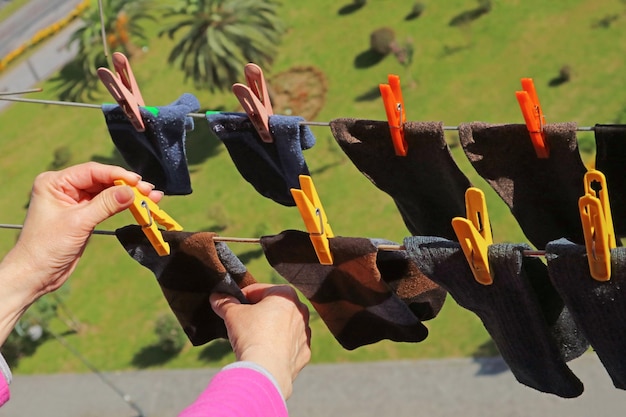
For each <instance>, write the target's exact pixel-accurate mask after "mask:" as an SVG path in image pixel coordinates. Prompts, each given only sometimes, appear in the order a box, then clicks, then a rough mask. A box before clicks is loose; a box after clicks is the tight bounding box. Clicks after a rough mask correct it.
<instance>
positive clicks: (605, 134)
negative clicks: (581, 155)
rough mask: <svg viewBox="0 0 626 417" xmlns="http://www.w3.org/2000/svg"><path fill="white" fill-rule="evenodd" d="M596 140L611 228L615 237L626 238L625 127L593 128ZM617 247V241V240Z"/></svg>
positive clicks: (598, 165)
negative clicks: (607, 191) (611, 220)
mask: <svg viewBox="0 0 626 417" xmlns="http://www.w3.org/2000/svg"><path fill="white" fill-rule="evenodd" d="M594 132H595V138H596V165H595V168H596V169H597V170H598V171H601V172H602V173H603V174H604V176H605V177H606V185H607V188H608V190H609V196H610V200H611V213H612V214H613V227H614V229H615V235H616V237H626V216H624V215H623V213H626V175H624V174H625V171H624V167H625V166H626V125H600V124H597V125H595V127H594ZM618 245H619V239H618Z"/></svg>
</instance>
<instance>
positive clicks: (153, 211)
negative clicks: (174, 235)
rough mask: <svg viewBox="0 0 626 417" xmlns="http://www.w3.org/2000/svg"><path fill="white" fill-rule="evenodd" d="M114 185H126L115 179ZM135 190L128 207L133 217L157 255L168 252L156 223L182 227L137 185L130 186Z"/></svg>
mask: <svg viewBox="0 0 626 417" xmlns="http://www.w3.org/2000/svg"><path fill="white" fill-rule="evenodd" d="M114 184H115V185H128V184H126V182H124V181H123V180H115V181H114ZM131 188H132V189H133V191H134V192H135V201H134V202H133V204H132V205H131V206H130V207H129V210H130V212H131V213H132V214H133V217H134V218H135V220H136V221H137V223H139V225H140V226H141V229H142V230H143V232H144V234H145V235H146V237H147V238H148V240H149V241H150V243H151V244H152V246H153V247H154V249H155V250H156V251H157V253H158V254H159V256H165V255H169V254H170V245H169V244H168V243H167V242H166V241H165V240H163V235H162V234H161V231H160V230H159V228H158V226H157V223H158V224H160V225H162V226H164V227H165V229H166V230H177V231H180V230H183V227H182V226H181V225H180V224H178V222H176V220H174V219H173V218H171V217H170V216H169V215H168V214H167V213H166V212H165V211H163V210H161V209H160V208H159V206H158V205H157V204H156V203H155V202H154V201H152V200H150V199H149V198H148V197H147V196H146V195H144V194H142V193H141V192H140V191H139V190H138V189H137V187H131Z"/></svg>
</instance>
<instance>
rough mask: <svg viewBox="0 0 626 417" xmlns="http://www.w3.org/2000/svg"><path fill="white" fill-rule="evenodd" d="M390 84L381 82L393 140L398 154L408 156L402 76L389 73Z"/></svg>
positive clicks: (381, 91) (381, 92)
mask: <svg viewBox="0 0 626 417" xmlns="http://www.w3.org/2000/svg"><path fill="white" fill-rule="evenodd" d="M387 79H388V82H389V84H379V86H378V87H379V88H380V94H381V95H382V97H383V104H384V105H385V112H386V113H387V122H388V123H389V131H390V132H391V140H392V142H393V148H394V150H395V152H396V155H399V156H406V153H407V150H408V145H407V143H406V140H405V139H404V123H405V122H406V111H405V107H404V99H403V98H402V89H401V88H400V77H399V76H397V75H393V74H389V75H388V76H387Z"/></svg>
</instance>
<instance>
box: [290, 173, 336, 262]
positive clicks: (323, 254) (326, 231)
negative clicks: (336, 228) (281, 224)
mask: <svg viewBox="0 0 626 417" xmlns="http://www.w3.org/2000/svg"><path fill="white" fill-rule="evenodd" d="M298 178H299V179H300V188H301V189H300V190H298V189H297V188H292V189H291V195H292V196H293V199H294V200H295V202H296V205H297V207H298V210H299V211H300V215H301V216H302V219H303V220H304V224H305V226H306V229H307V231H308V232H309V235H310V237H311V242H312V243H313V247H314V248H315V253H316V254H317V258H318V259H319V261H320V263H321V264H322V265H332V264H333V256H332V254H331V253H330V246H329V244H328V238H331V237H333V236H334V235H333V231H332V229H331V228H330V224H328V218H327V217H326V213H325V212H324V207H322V202H321V201H320V198H319V196H318V195H317V191H316V190H315V186H314V185H313V180H312V179H311V177H310V176H308V175H300V176H299V177H298Z"/></svg>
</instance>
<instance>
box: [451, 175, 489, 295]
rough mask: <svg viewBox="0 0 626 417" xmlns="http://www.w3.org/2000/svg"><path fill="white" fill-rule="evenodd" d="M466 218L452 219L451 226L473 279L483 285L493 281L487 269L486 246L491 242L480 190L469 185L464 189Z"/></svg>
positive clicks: (482, 194) (483, 199) (487, 219)
mask: <svg viewBox="0 0 626 417" xmlns="http://www.w3.org/2000/svg"><path fill="white" fill-rule="evenodd" d="M465 208H466V211H467V218H464V217H455V218H453V219H452V228H453V229H454V232H455V233H456V236H457V239H458V240H459V243H460V244H461V248H462V249H463V253H464V254H465V258H466V259H467V262H468V263H469V266H470V269H471V270H472V273H473V274H474V279H476V281H477V282H479V283H481V284H483V285H490V284H492V283H493V277H492V276H491V272H490V270H489V258H488V247H489V245H491V244H493V236H492V234H491V223H490V221H489V215H488V213H487V203H486V201H485V194H484V193H483V192H482V190H480V189H478V188H475V187H470V188H468V189H467V191H465Z"/></svg>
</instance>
